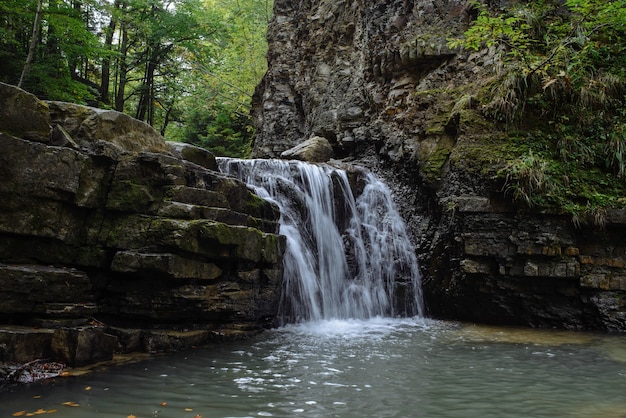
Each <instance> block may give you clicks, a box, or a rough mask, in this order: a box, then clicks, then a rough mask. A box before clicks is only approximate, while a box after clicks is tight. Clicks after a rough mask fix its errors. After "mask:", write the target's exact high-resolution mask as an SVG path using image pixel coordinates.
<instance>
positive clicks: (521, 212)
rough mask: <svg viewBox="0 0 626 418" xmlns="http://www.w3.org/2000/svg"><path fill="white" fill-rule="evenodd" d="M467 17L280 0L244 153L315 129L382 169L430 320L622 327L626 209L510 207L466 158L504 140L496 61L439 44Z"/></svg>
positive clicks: (431, 10) (380, 3)
mask: <svg viewBox="0 0 626 418" xmlns="http://www.w3.org/2000/svg"><path fill="white" fill-rule="evenodd" d="M484 3H486V4H488V5H489V7H492V8H494V9H498V8H502V7H508V6H510V4H511V3H513V2H512V1H510V0H506V1H505V0H502V1H488V2H487V1H486V2H484ZM477 12H478V10H477V9H476V8H475V7H474V6H473V5H472V2H469V1H465V0H447V1H444V0H377V1H343V0H339V1H337V0H319V1H310V0H297V1H291V0H276V1H275V9H274V19H273V21H272V23H271V25H270V28H269V33H268V41H269V52H268V71H267V73H266V75H265V77H264V79H263V82H262V83H261V85H260V86H259V87H258V89H257V91H256V94H255V96H254V103H253V104H254V106H253V108H254V115H255V121H256V122H255V123H256V126H257V130H258V136H257V139H256V143H255V146H254V151H253V152H254V154H255V155H256V156H261V157H279V156H280V155H281V154H282V153H284V152H285V151H286V150H289V149H291V148H293V147H294V146H297V145H298V144H301V143H303V142H305V141H307V140H309V139H310V138H312V137H316V136H318V137H323V138H326V139H327V140H328V141H329V143H330V144H331V146H332V148H333V153H334V157H335V158H336V159H342V160H343V161H344V162H354V163H356V164H361V165H365V166H367V167H368V168H370V169H372V170H374V171H376V172H377V174H379V175H380V176H381V177H383V178H384V179H385V180H386V181H387V182H388V183H389V184H390V186H391V187H392V189H393V190H394V192H395V197H396V199H397V202H398V204H399V206H400V209H401V212H402V214H403V216H404V218H405V220H406V221H407V224H408V227H409V229H410V232H411V235H412V237H413V241H414V243H415V245H416V250H417V253H418V256H419V259H420V262H421V266H422V269H423V276H424V293H425V299H426V304H427V308H428V310H429V312H430V314H431V315H433V316H436V317H446V318H453V319H462V320H476V321H484V322H499V323H515V324H529V325H534V326H546V327H567V328H587V329H601V330H612V331H626V289H624V277H625V276H626V269H625V267H624V260H626V248H625V244H624V237H625V236H626V227H625V222H624V220H623V216H624V215H623V213H615V214H609V216H607V223H606V226H605V227H604V228H598V227H593V226H589V225H584V224H582V225H575V224H574V223H573V222H572V218H571V216H569V215H558V214H542V213H534V212H533V211H531V210H525V209H523V208H520V207H513V206H512V205H511V204H510V198H508V197H507V196H505V194H504V189H505V188H504V187H503V184H502V180H498V179H496V178H495V176H494V171H495V170H497V168H493V167H484V166H480V164H481V163H480V162H479V161H489V158H476V156H480V157H483V156H485V155H486V154H489V151H490V147H489V144H490V141H492V140H496V139H498V138H501V137H503V136H505V134H504V133H503V132H502V130H501V129H499V128H498V127H496V126H495V124H494V123H493V120H491V121H490V120H486V119H485V118H484V117H482V116H481V114H482V113H481V112H483V111H487V110H488V109H489V106H491V103H490V102H488V101H487V100H488V99H486V97H488V96H489V95H488V94H487V93H486V92H488V91H489V89H491V88H493V85H494V83H495V82H496V81H497V77H498V75H499V74H501V70H502V63H501V62H500V61H499V60H498V51H497V50H496V49H495V48H489V49H485V50H480V51H453V50H450V49H449V48H448V46H447V39H448V38H450V37H454V36H458V35H459V34H461V33H462V32H463V31H464V30H465V29H466V28H467V27H468V23H469V22H470V20H471V19H472V18H475V17H476V15H477ZM286 155H289V152H288V153H287V154H286ZM500 159H501V158H500ZM494 164H495V162H494ZM485 173H486V174H485Z"/></svg>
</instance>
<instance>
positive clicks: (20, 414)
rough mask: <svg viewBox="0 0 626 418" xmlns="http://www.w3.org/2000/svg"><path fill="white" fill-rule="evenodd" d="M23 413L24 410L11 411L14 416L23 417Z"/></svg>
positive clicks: (24, 412)
mask: <svg viewBox="0 0 626 418" xmlns="http://www.w3.org/2000/svg"><path fill="white" fill-rule="evenodd" d="M24 415H26V411H17V412H14V413H13V416H14V417H23V416H24Z"/></svg>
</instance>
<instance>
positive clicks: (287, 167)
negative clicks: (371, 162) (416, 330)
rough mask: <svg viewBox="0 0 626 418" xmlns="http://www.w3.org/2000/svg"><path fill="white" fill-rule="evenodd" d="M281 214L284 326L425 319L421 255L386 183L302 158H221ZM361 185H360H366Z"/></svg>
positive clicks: (224, 165) (224, 166)
mask: <svg viewBox="0 0 626 418" xmlns="http://www.w3.org/2000/svg"><path fill="white" fill-rule="evenodd" d="M218 162H219V167H220V170H221V171H222V172H225V173H228V174H231V175H234V176H236V177H238V178H239V179H240V180H242V181H243V182H245V183H247V184H248V185H250V186H251V187H253V188H254V190H255V192H256V193H257V194H258V195H259V196H261V197H263V198H265V199H268V200H271V201H273V202H275V203H276V204H277V205H278V206H279V207H280V211H281V219H280V233H281V234H282V235H285V236H286V238H287V249H286V252H285V259H284V270H285V271H284V288H283V293H282V297H281V302H280V307H279V315H280V320H281V321H282V322H283V323H290V322H302V321H318V320H322V319H348V318H355V319H367V318H371V317H375V316H415V315H418V316H422V314H423V307H422V297H421V286H420V275H419V269H418V265H417V259H416V257H415V253H414V251H413V248H412V245H411V243H410V241H409V239H408V236H407V234H406V231H405V225H404V222H403V220H402V218H401V217H400V216H399V214H398V213H397V211H396V210H395V208H394V205H393V202H392V199H391V194H390V192H389V190H388V188H387V187H386V186H385V185H384V183H382V182H381V181H380V180H378V179H377V178H376V177H375V176H374V175H373V174H371V173H368V172H365V171H360V172H359V173H358V174H359V175H358V178H357V179H356V181H353V185H355V188H358V189H359V190H360V193H358V196H357V197H356V198H355V196H354V193H353V187H351V186H350V182H349V180H348V174H347V173H346V171H344V170H340V169H337V168H332V167H330V166H327V165H312V164H307V163H303V162H299V161H283V160H238V159H226V158H220V159H218ZM361 189H362V190H361Z"/></svg>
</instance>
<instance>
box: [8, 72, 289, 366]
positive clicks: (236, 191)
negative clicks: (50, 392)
mask: <svg viewBox="0 0 626 418" xmlns="http://www.w3.org/2000/svg"><path fill="white" fill-rule="evenodd" d="M0 109H1V110H0V112H1V114H0V120H1V122H0V148H1V149H2V152H1V153H0V324H10V325H12V327H5V332H4V333H2V332H1V331H2V329H3V326H2V325H0V346H1V347H3V349H0V361H2V360H7V361H8V360H15V361H27V360H28V357H29V356H30V354H25V353H24V351H23V350H22V351H20V350H19V349H17V348H16V347H24V346H28V345H29V344H28V343H24V341H27V340H25V339H28V338H30V337H28V332H27V331H26V330H27V328H23V327H24V326H26V327H37V328H41V329H50V332H48V333H46V332H43V333H42V331H41V330H40V331H37V332H36V333H35V334H33V335H34V337H33V338H34V339H32V340H30V341H31V343H32V345H33V347H35V346H36V347H39V348H32V350H31V351H30V352H31V353H38V357H39V356H41V355H50V354H51V353H52V354H51V355H52V356H53V357H54V356H56V357H60V358H61V360H64V361H66V362H68V363H82V364H84V363H88V362H90V361H95V360H101V359H102V358H103V357H107V356H110V355H111V354H112V350H113V349H116V350H122V351H163V350H170V349H179V348H183V347H185V346H189V345H198V344H201V343H206V342H208V341H212V340H221V339H228V338H238V337H243V336H246V335H251V334H254V333H255V332H258V331H259V330H260V329H262V328H263V327H267V326H270V325H271V324H272V321H273V320H274V318H275V317H276V310H277V306H278V301H279V297H280V289H281V281H282V254H283V250H284V245H285V244H284V240H283V238H282V237H280V236H279V235H278V219H279V212H278V209H277V207H276V206H275V205H273V204H271V203H269V202H267V201H265V200H263V199H261V198H259V197H257V196H256V195H254V194H253V193H252V192H251V191H250V190H249V189H248V188H247V186H246V185H245V184H243V183H241V182H240V181H238V180H235V179H234V178H230V177H227V176H225V175H222V174H220V173H219V172H217V171H216V163H215V159H214V157H213V156H212V155H211V154H210V153H208V152H206V151H204V150H202V149H199V148H195V147H192V146H189V145H185V144H170V143H167V142H166V141H165V140H164V139H163V138H162V137H161V136H160V135H158V133H156V132H155V131H154V130H152V128H150V127H149V126H148V125H146V124H144V123H142V122H139V121H137V120H134V119H132V118H130V117H128V116H126V115H123V114H121V113H117V112H113V111H103V110H98V109H93V108H89V107H84V106H78V105H72V104H67V103H58V102H48V103H45V102H41V101H39V100H37V99H36V98H35V97H33V96H32V95H30V94H28V93H26V92H24V91H21V90H19V89H17V88H15V87H12V86H8V85H4V84H0ZM25 118H26V119H25ZM31 122H32V123H31ZM15 326H20V327H18V328H15ZM46 336H47V337H46ZM44 337H45V338H44ZM46 338H47V339H48V344H47V345H46V344H43V345H42V344H41V341H42V339H46ZM111 338H114V339H115V342H113V343H112V342H111ZM68 344H69V347H68ZM81 344H82V345H81ZM85 344H87V345H88V346H87V347H85V346H84V345H85ZM98 347H108V349H105V350H104V352H102V353H100V351H99V350H98ZM89 352H92V353H93V356H94V358H90V357H89V356H88V355H87V354H88V353H89ZM85 353H87V354H85Z"/></svg>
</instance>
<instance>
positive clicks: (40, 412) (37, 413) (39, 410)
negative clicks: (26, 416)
mask: <svg viewBox="0 0 626 418" xmlns="http://www.w3.org/2000/svg"><path fill="white" fill-rule="evenodd" d="M45 413H46V410H45V409H38V410H36V411H35V412H33V414H35V415H41V414H45Z"/></svg>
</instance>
